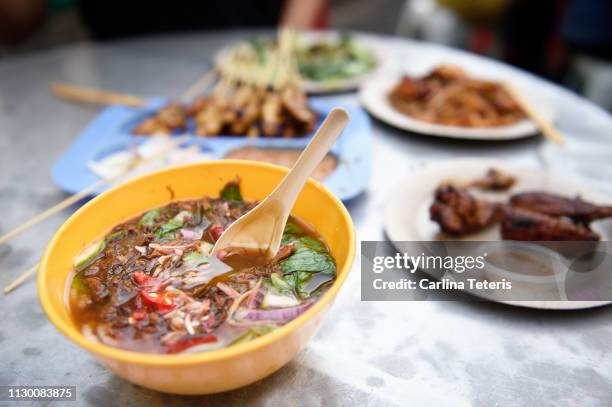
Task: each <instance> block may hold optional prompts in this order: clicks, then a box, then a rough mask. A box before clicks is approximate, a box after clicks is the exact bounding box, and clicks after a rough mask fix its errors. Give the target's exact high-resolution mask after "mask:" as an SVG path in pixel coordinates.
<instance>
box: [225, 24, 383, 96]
mask: <svg viewBox="0 0 612 407" xmlns="http://www.w3.org/2000/svg"><path fill="white" fill-rule="evenodd" d="M339 36H340V33H339V32H337V31H331V30H330V31H303V32H300V33H299V36H298V40H299V41H300V43H302V44H312V43H316V42H325V41H334V40H336V39H337V38H338V37H339ZM351 37H352V38H353V39H354V40H355V41H357V42H359V43H360V44H362V45H363V46H364V47H366V48H367V49H368V50H369V51H370V52H371V53H372V55H373V56H374V58H375V59H376V66H375V67H374V68H373V69H372V71H370V72H366V73H363V74H360V75H356V76H353V77H350V78H346V79H342V80H337V81H327V82H320V81H310V80H304V91H306V92H307V93H310V94H325V93H337V92H349V91H353V90H355V89H358V88H359V87H360V86H361V85H362V84H363V83H364V82H365V81H366V80H367V79H368V78H370V77H371V76H372V75H374V74H375V72H377V71H378V70H379V69H380V68H381V67H382V66H383V63H384V61H386V60H387V59H388V58H387V57H386V56H387V55H388V53H387V52H385V51H384V49H385V47H384V46H383V44H379V43H378V42H376V41H373V40H371V39H366V38H364V37H363V36H360V35H359V34H351ZM239 44H243V42H238V43H234V44H230V45H229V46H227V47H224V48H222V49H221V50H220V51H219V52H218V53H217V55H216V56H215V58H214V60H215V65H216V66H222V65H223V64H224V63H225V61H226V60H227V58H228V54H229V52H230V51H231V50H232V49H233V48H234V47H236V46H237V45H239Z"/></svg>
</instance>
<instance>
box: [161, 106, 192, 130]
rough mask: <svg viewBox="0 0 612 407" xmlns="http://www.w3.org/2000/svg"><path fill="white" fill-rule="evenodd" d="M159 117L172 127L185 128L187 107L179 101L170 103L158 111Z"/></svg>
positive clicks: (162, 121) (163, 122)
mask: <svg viewBox="0 0 612 407" xmlns="http://www.w3.org/2000/svg"><path fill="white" fill-rule="evenodd" d="M157 118H158V119H159V121H160V122H161V123H162V124H164V125H165V126H167V127H169V128H171V129H177V130H183V129H184V128H185V126H186V125H187V109H185V107H184V106H182V105H180V104H178V103H170V104H168V105H167V106H165V107H163V108H162V109H160V111H159V112H157Z"/></svg>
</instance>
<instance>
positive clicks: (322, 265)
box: [279, 246, 336, 275]
mask: <svg viewBox="0 0 612 407" xmlns="http://www.w3.org/2000/svg"><path fill="white" fill-rule="evenodd" d="M296 247H297V246H296ZM279 264H280V266H281V269H282V270H283V274H285V275H287V274H291V273H295V272H300V271H303V272H307V273H323V274H329V275H335V274H336V263H334V259H332V257H331V256H330V255H329V254H327V253H319V252H317V251H315V250H313V249H311V248H309V247H297V248H296V250H295V252H294V253H293V254H292V255H291V256H289V257H288V258H286V259H285V260H282V261H281V262H280V263H279Z"/></svg>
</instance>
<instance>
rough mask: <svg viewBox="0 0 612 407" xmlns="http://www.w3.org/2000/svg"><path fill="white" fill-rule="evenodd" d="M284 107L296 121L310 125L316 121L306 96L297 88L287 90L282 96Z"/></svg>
mask: <svg viewBox="0 0 612 407" xmlns="http://www.w3.org/2000/svg"><path fill="white" fill-rule="evenodd" d="M281 99H282V102H283V106H284V107H285V109H287V111H288V112H289V113H290V114H291V116H293V117H294V118H295V119H296V120H298V121H300V122H302V123H310V122H313V121H315V120H316V115H315V114H314V112H313V111H312V110H310V107H309V106H308V99H307V98H306V95H305V94H304V93H303V92H301V91H300V90H298V89H296V88H285V89H284V90H283V92H282V94H281Z"/></svg>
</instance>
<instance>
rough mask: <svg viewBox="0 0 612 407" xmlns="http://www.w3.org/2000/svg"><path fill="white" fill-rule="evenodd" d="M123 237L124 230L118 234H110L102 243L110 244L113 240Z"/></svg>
mask: <svg viewBox="0 0 612 407" xmlns="http://www.w3.org/2000/svg"><path fill="white" fill-rule="evenodd" d="M123 236H125V230H120V231H118V232H115V233H113V234H110V235H108V236H106V238H105V239H104V241H105V242H106V243H110V242H112V241H113V240H117V239H121V238H122V237H123Z"/></svg>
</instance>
